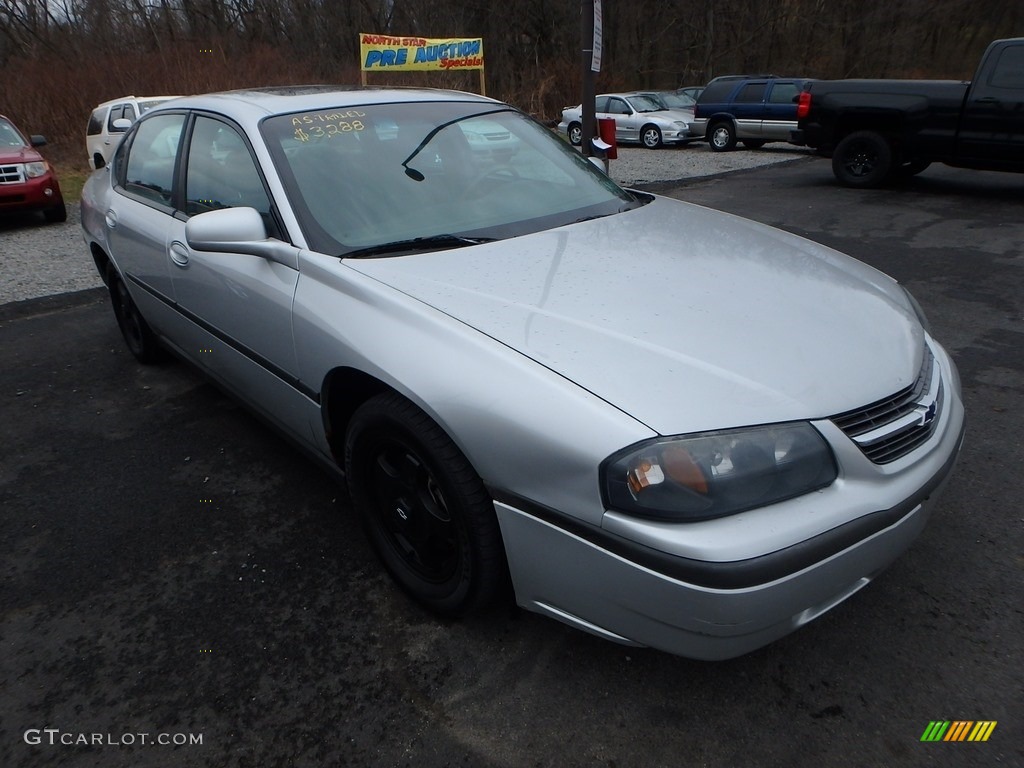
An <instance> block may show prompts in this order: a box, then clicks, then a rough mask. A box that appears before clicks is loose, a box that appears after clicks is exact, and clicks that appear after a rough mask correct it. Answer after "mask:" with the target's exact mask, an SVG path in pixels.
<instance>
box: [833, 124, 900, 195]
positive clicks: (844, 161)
mask: <svg viewBox="0 0 1024 768" xmlns="http://www.w3.org/2000/svg"><path fill="white" fill-rule="evenodd" d="M891 170H892V148H891V147H890V146H889V142H888V141H886V140H885V137H883V136H881V135H880V134H878V133H875V132H874V131H855V132H854V133H851V134H850V135H849V136H847V137H846V138H844V139H843V140H842V141H840V142H839V144H838V145H837V146H836V149H835V152H833V153H832V173H833V174H835V177H836V178H837V179H839V181H841V182H842V183H843V184H845V185H846V186H848V187H858V188H861V189H870V188H872V187H878V186H880V185H881V184H883V183H884V182H885V180H886V179H887V178H888V176H889V172H890V171H891Z"/></svg>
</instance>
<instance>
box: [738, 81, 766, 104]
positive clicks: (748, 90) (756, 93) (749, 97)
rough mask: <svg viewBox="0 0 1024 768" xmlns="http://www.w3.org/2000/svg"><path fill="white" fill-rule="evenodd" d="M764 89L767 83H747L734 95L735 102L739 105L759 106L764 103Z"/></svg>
mask: <svg viewBox="0 0 1024 768" xmlns="http://www.w3.org/2000/svg"><path fill="white" fill-rule="evenodd" d="M766 87H767V83H747V84H746V85H744V86H743V87H742V88H740V92H739V93H737V94H736V101H737V102H738V103H740V104H759V103H760V102H762V101H764V91H765V88H766Z"/></svg>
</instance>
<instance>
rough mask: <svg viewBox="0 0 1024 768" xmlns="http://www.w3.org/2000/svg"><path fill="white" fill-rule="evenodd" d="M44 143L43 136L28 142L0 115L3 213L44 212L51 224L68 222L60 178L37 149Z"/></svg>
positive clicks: (29, 139)
mask: <svg viewBox="0 0 1024 768" xmlns="http://www.w3.org/2000/svg"><path fill="white" fill-rule="evenodd" d="M44 144H46V139H44V138H43V137H42V136H32V137H31V138H28V139H26V138H25V134H23V133H22V132H21V131H19V130H18V129H17V128H16V127H15V126H14V123H12V122H11V121H10V120H8V119H7V118H6V117H4V116H3V115H0V213H7V212H9V211H42V212H43V215H44V216H46V220H47V221H49V222H58V221H65V220H66V219H67V217H68V212H67V209H66V208H65V207H64V196H63V195H61V193H60V184H59V183H57V176H56V174H54V172H53V170H51V168H50V164H49V163H48V162H46V161H45V160H44V159H43V156H42V155H40V154H39V153H38V152H36V150H35V149H34V147H41V146H43V145H44Z"/></svg>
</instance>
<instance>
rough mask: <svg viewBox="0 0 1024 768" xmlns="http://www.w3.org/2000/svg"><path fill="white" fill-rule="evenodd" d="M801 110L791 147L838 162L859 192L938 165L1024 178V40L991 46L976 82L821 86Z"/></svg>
mask: <svg viewBox="0 0 1024 768" xmlns="http://www.w3.org/2000/svg"><path fill="white" fill-rule="evenodd" d="M797 105H798V106H797V120H798V123H797V125H798V127H797V129H796V130H794V131H792V133H791V135H790V141H791V142H792V143H794V144H800V145H803V146H809V147H814V148H816V149H817V150H818V151H819V152H820V153H821V154H824V155H826V156H827V155H831V156H832V172H833V173H835V175H836V178H837V179H839V181H841V182H842V183H844V184H846V185H848V186H851V187H877V186H879V185H881V184H883V183H885V182H886V181H888V180H891V179H893V178H897V177H899V176H909V175H913V174H915V173H920V172H921V171H923V170H924V169H925V168H927V167H928V165H929V164H931V163H933V162H934V163H945V164H946V165H952V166H956V167H958V168H977V169H982V170H990V171H1016V172H1018V173H1020V172H1024V38H1015V39H1012V40H997V41H995V42H994V43H992V44H991V45H989V47H988V49H987V50H986V51H985V55H984V56H983V57H982V59H981V64H980V65H979V66H978V71H977V74H976V75H975V77H974V80H972V81H971V82H955V81H942V80H813V81H810V82H808V83H807V85H806V86H805V87H804V90H803V91H802V92H801V93H800V94H799V96H798V97H797Z"/></svg>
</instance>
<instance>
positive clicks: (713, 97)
mask: <svg viewBox="0 0 1024 768" xmlns="http://www.w3.org/2000/svg"><path fill="white" fill-rule="evenodd" d="M735 87H736V81H735V80H727V81H725V82H722V83H711V84H710V85H708V86H707V87H706V88H705V89H704V90H703V92H702V93H701V94H700V97H699V98H698V99H697V103H698V104H717V103H719V102H723V101H727V100H728V98H729V94H730V93H731V92H732V89H733V88H735Z"/></svg>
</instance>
